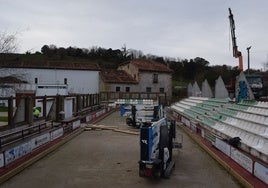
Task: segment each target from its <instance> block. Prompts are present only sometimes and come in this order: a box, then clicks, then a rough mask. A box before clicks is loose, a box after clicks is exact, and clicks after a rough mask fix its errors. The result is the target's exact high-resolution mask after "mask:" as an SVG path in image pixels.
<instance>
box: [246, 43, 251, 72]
mask: <svg viewBox="0 0 268 188" xmlns="http://www.w3.org/2000/svg"><path fill="white" fill-rule="evenodd" d="M250 48H251V46H249V47H247V51H248V74H249V69H250V62H249V50H250Z"/></svg>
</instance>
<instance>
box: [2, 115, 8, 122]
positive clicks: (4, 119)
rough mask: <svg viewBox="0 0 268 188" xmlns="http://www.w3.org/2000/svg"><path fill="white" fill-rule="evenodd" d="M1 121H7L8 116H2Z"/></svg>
mask: <svg viewBox="0 0 268 188" xmlns="http://www.w3.org/2000/svg"><path fill="white" fill-rule="evenodd" d="M0 121H3V122H7V121H8V118H7V117H6V116H0Z"/></svg>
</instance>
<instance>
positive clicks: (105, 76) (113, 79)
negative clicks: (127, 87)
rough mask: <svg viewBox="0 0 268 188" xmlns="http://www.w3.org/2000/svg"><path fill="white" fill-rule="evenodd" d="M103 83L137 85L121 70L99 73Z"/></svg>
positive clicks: (107, 70)
mask: <svg viewBox="0 0 268 188" xmlns="http://www.w3.org/2000/svg"><path fill="white" fill-rule="evenodd" d="M100 77H101V79H102V80H103V81H104V82H105V83H118V84H138V82H137V81H136V80H135V79H134V78H132V77H131V76H130V75H129V74H127V73H126V72H125V71H123V70H114V69H106V70H102V71H101V72H100Z"/></svg>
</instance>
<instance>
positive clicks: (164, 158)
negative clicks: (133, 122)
mask: <svg viewBox="0 0 268 188" xmlns="http://www.w3.org/2000/svg"><path fill="white" fill-rule="evenodd" d="M175 138H176V122H175V121H174V120H170V121H169V120H167V119H166V118H162V119H160V120H159V121H157V122H153V123H145V124H143V125H142V126H141V128H140V161H139V175H140V176H141V177H154V178H160V177H164V178H169V176H170V174H171V170H172V169H173V167H175V161H174V160H173V159H172V150H173V148H181V147H182V142H180V143H178V142H175ZM181 141H182V139H181Z"/></svg>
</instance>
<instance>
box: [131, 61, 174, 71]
mask: <svg viewBox="0 0 268 188" xmlns="http://www.w3.org/2000/svg"><path fill="white" fill-rule="evenodd" d="M130 63H132V64H133V65H135V66H136V67H137V68H138V69H139V71H149V72H152V71H156V72H166V73H171V72H172V70H171V69H170V68H169V67H168V66H167V65H165V64H162V63H158V62H155V61H151V60H145V59H135V60H132V61H131V62H130Z"/></svg>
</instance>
